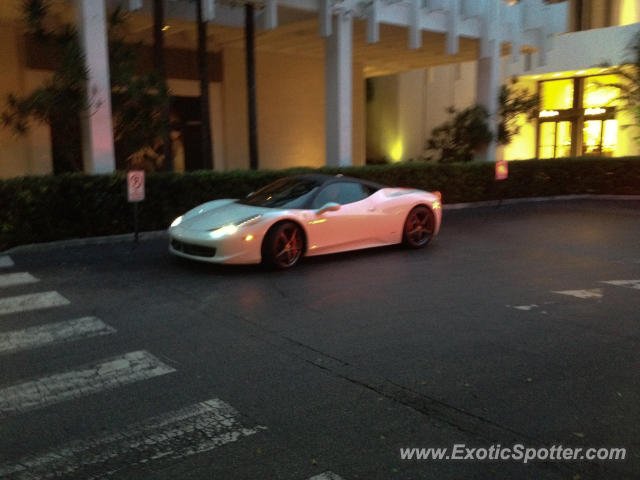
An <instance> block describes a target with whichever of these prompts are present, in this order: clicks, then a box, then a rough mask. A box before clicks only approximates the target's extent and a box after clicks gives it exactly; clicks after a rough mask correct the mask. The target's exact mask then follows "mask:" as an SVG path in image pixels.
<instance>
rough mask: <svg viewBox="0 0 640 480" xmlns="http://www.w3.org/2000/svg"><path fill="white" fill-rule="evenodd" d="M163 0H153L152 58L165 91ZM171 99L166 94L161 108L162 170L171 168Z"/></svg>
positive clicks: (166, 89) (166, 88)
mask: <svg viewBox="0 0 640 480" xmlns="http://www.w3.org/2000/svg"><path fill="white" fill-rule="evenodd" d="M164 25H165V23H164V0H153V60H154V68H155V71H156V74H157V75H158V77H159V78H160V82H161V84H162V85H163V87H164V89H165V91H167V92H168V87H167V74H166V70H165V65H164V33H163V31H162V29H163V28H164ZM170 114H171V99H170V96H169V95H167V100H166V102H165V104H164V106H163V108H162V123H163V126H164V128H163V131H162V143H163V153H164V163H163V165H162V169H163V170H168V171H172V170H173V149H172V148H171V128H170V125H169V123H170Z"/></svg>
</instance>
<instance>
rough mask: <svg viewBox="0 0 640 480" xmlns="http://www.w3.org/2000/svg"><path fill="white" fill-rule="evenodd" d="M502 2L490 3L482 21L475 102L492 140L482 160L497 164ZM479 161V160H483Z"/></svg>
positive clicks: (495, 0) (490, 0)
mask: <svg viewBox="0 0 640 480" xmlns="http://www.w3.org/2000/svg"><path fill="white" fill-rule="evenodd" d="M501 6H502V5H501V2H500V1H498V0H489V4H488V5H487V7H488V8H487V13H486V14H485V16H484V18H483V19H482V27H481V32H482V33H481V34H482V38H481V39H480V58H479V59H478V75H477V78H476V82H477V83H476V99H477V102H478V104H480V105H482V106H483V107H484V108H486V110H487V112H489V119H488V122H489V128H490V129H491V131H492V132H493V134H494V140H493V141H492V142H491V143H490V144H489V147H488V149H487V152H486V153H485V155H483V156H482V157H484V158H483V159H484V160H488V161H494V160H496V149H497V148H496V147H497V141H496V140H495V135H496V134H497V132H498V106H499V105H498V104H499V101H498V95H499V93H500V48H501V38H500V35H499V34H498V32H499V30H500V13H501ZM482 157H481V158H482Z"/></svg>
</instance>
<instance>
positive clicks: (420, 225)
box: [402, 205, 436, 248]
mask: <svg viewBox="0 0 640 480" xmlns="http://www.w3.org/2000/svg"><path fill="white" fill-rule="evenodd" d="M435 226H436V221H435V217H434V216H433V212H432V211H431V209H430V208H429V207H427V206H425V205H418V206H417V207H414V208H413V209H412V210H411V211H410V212H409V215H407V219H406V220H405V222H404V230H403V235H402V242H403V243H404V244H405V245H406V246H408V247H411V248H420V247H424V246H425V245H427V244H428V243H429V242H430V241H431V238H432V237H433V232H434V231H435Z"/></svg>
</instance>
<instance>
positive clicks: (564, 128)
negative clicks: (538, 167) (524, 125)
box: [538, 120, 571, 158]
mask: <svg viewBox="0 0 640 480" xmlns="http://www.w3.org/2000/svg"><path fill="white" fill-rule="evenodd" d="M538 149H539V151H538V156H539V157H540V158H561V157H568V156H570V155H571V121H569V120H563V121H559V122H542V123H541V124H540V139H539V143H538Z"/></svg>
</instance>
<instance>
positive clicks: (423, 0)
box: [0, 0, 639, 177]
mask: <svg viewBox="0 0 640 480" xmlns="http://www.w3.org/2000/svg"><path fill="white" fill-rule="evenodd" d="M200 1H202V3H203V7H204V11H205V12H207V15H208V17H209V23H208V26H207V42H208V44H207V48H208V52H209V64H210V70H211V71H210V77H211V78H210V80H211V81H210V82H209V92H208V93H209V99H210V105H209V107H210V108H209V113H210V117H211V136H212V139H213V150H214V155H213V156H214V160H213V166H214V168H215V169H217V170H228V169H235V168H248V165H249V146H248V116H247V87H246V59H245V47H244V45H245V39H244V28H243V26H244V22H245V18H244V12H245V9H244V8H243V5H241V4H239V3H238V2H226V1H222V0H217V1H214V0H200ZM50 3H51V4H52V7H53V8H54V10H55V17H56V21H59V22H61V23H63V22H66V23H71V24H74V25H76V27H77V29H78V31H79V35H80V39H81V42H82V44H83V46H84V49H85V52H86V59H87V67H88V70H89V74H90V81H89V87H90V88H89V91H90V92H91V95H92V98H91V103H92V105H93V108H92V111H91V114H90V115H87V116H85V118H83V119H81V120H82V122H81V123H82V128H81V129H80V134H79V137H78V142H77V143H78V145H79V147H81V148H79V150H80V153H79V154H78V155H79V156H81V157H82V162H81V165H82V168H83V170H84V171H86V172H88V173H105V172H110V171H113V170H114V169H116V168H118V167H121V166H122V162H121V161H119V160H118V159H117V158H116V157H117V154H116V153H117V152H115V149H114V146H113V141H112V137H113V134H112V130H113V126H112V124H111V123H112V120H111V109H110V95H109V65H108V61H107V58H108V49H107V42H106V17H107V15H108V13H109V12H110V11H111V10H112V9H113V8H115V7H116V6H117V5H118V4H123V5H124V6H125V7H126V8H127V9H128V10H129V11H130V15H129V19H128V23H127V29H128V30H127V39H130V41H131V42H142V43H143V44H144V45H145V46H146V47H147V49H149V51H150V45H151V43H152V40H153V35H152V28H153V20H152V18H153V17H152V10H151V6H152V5H151V3H152V2H151V0H122V1H117V0H52V1H51V2H50ZM604 3H607V4H614V5H615V8H614V9H613V10H611V11H610V12H609V13H607V14H606V15H605V17H606V18H605V19H604V20H602V21H603V22H604V23H603V24H602V27H600V24H598V27H597V28H596V29H589V30H585V31H580V32H574V33H563V32H566V31H567V28H568V27H569V28H573V29H574V30H577V29H579V28H580V29H583V28H586V27H590V26H591V25H592V23H589V22H595V21H596V20H597V21H598V22H599V21H600V19H601V16H600V13H599V10H598V8H599V3H598V2H597V1H596V0H593V1H591V2H586V1H584V2H578V1H577V0H576V1H571V2H566V1H565V2H559V3H557V2H545V1H543V0H523V1H520V2H505V1H502V0H400V1H394V2H390V1H386V0H373V1H363V0H342V1H338V2H336V1H330V0H266V1H265V2H260V3H258V4H256V6H255V22H256V25H257V32H256V37H255V43H256V64H255V65H256V99H257V102H256V103H257V127H258V129H257V130H258V151H259V166H260V168H287V167H294V166H311V167H318V166H322V165H327V164H328V165H362V164H364V163H365V162H366V160H367V159H368V158H371V159H379V158H387V159H391V160H394V161H395V160H407V159H410V158H419V157H420V156H421V155H422V153H423V147H424V141H425V139H426V138H427V136H428V134H429V132H430V130H431V129H432V128H433V127H434V126H436V125H438V124H439V123H441V120H442V119H444V118H445V117H446V113H445V110H446V107H448V106H450V105H453V106H458V107H460V106H464V105H469V104H473V103H480V104H482V105H484V106H485V107H486V108H487V109H488V110H489V112H491V113H493V114H494V116H495V112H496V111H497V92H498V91H499V88H500V85H501V84H502V83H503V82H504V81H505V80H506V79H507V78H511V77H513V76H517V77H518V78H519V82H520V83H521V84H522V85H524V86H528V87H529V88H532V89H541V90H543V91H549V92H556V91H558V90H559V89H560V90H561V89H562V88H565V89H567V88H568V87H567V86H566V85H565V84H562V85H565V86H564V87H558V88H556V85H558V86H559V85H560V83H557V84H552V83H548V84H547V83H544V82H547V81H549V82H550V81H551V80H556V77H554V76H553V75H555V74H557V73H561V75H562V76H558V79H561V80H567V79H569V78H573V77H576V78H577V79H573V80H571V82H573V83H572V85H573V87H572V90H571V91H572V95H573V97H572V98H574V97H575V98H577V99H578V101H576V102H574V103H571V104H567V103H566V102H565V103H564V104H558V105H556V106H553V105H555V104H554V103H553V101H552V100H551V98H552V95H556V96H562V95H561V94H556V93H553V94H551V93H550V94H549V95H543V98H546V100H544V101H545V102H547V103H545V105H547V104H548V106H549V109H548V110H550V111H557V112H558V116H557V118H556V119H555V120H553V121H552V119H551V117H549V119H548V120H547V121H546V122H545V121H542V119H541V120H540V121H538V122H532V123H527V124H526V125H524V126H523V128H522V129H521V134H520V135H519V136H518V138H517V139H516V141H514V142H513V144H512V145H510V146H509V147H508V148H506V149H498V151H497V155H498V156H503V157H505V158H507V159H516V158H531V157H535V156H537V155H538V153H539V154H540V155H539V156H544V155H547V156H548V155H553V156H557V155H559V154H562V155H564V154H565V153H566V152H567V151H569V152H577V151H581V150H580V149H583V148H586V149H587V150H588V149H592V150H593V149H600V151H603V152H605V151H607V149H610V147H611V138H613V136H612V134H611V133H610V132H611V131H612V129H614V128H615V127H614V124H613V123H612V122H611V121H612V120H615V121H618V122H619V121H620V119H619V118H618V112H617V110H616V109H615V106H614V105H611V106H604V107H603V106H596V107H591V106H590V105H592V104H593V105H596V104H598V105H599V102H598V101H596V98H598V95H599V94H597V95H595V96H594V95H593V94H586V93H585V95H587V96H586V97H585V96H583V97H580V94H579V93H578V92H586V91H587V90H588V89H589V88H590V87H589V82H591V80H583V77H588V78H590V77H591V76H592V75H595V74H599V73H600V72H595V71H594V70H589V68H591V67H593V65H595V64H597V63H598V62H599V61H600V60H609V61H610V62H611V63H612V64H613V65H617V64H619V63H621V62H622V60H621V55H622V54H623V52H621V53H620V54H619V56H616V57H613V58H612V57H609V58H608V59H605V58H602V59H598V60H594V58H595V57H597V52H595V50H596V49H595V48H590V47H588V46H583V47H581V50H575V45H582V40H583V39H584V38H587V37H582V38H580V37H576V36H579V35H592V34H594V32H595V34H596V35H603V36H604V37H606V38H607V39H608V42H609V43H608V44H607V45H609V48H607V49H606V50H607V53H608V54H610V53H611V52H612V51H613V50H614V49H613V48H612V47H611V45H612V44H615V45H616V46H624V42H626V41H627V40H628V39H630V38H631V37H632V34H633V33H634V32H635V31H637V27H638V24H637V22H638V10H639V9H638V8H637V0H631V1H630V2H629V1H627V0H615V1H614V2H604ZM20 4H21V1H20V0H7V1H5V2H1V3H0V24H2V27H3V28H2V29H0V41H1V42H2V45H4V46H5V47H3V49H2V51H1V52H0V65H1V66H2V68H3V71H4V72H5V74H4V75H3V76H2V78H0V97H2V98H4V97H6V95H7V94H8V93H16V94H25V93H27V92H29V91H31V90H32V89H33V88H35V87H36V86H38V85H39V84H41V82H42V81H43V80H44V79H46V78H48V77H49V76H50V75H51V74H52V69H53V68H55V64H52V61H51V59H50V58H48V56H47V55H46V53H43V52H42V51H39V50H38V47H37V46H35V45H34V43H33V41H31V39H30V38H29V37H28V36H27V35H25V28H24V25H23V24H22V22H21V20H20ZM165 8H166V25H165V32H164V34H165V46H166V50H165V60H166V63H167V77H168V84H169V87H170V89H171V92H172V94H173V96H174V102H173V113H174V115H176V116H177V117H178V118H180V122H179V124H180V130H179V131H177V132H176V137H177V138H179V139H180V141H181V143H182V152H183V153H182V155H184V158H183V165H184V168H185V169H186V170H191V169H198V168H201V165H202V164H201V161H200V158H199V156H198V155H199V154H198V148H197V147H195V145H196V144H197V143H198V141H199V138H198V125H199V121H200V119H199V115H198V113H197V110H198V109H197V108H196V104H197V102H198V98H199V95H200V84H199V82H198V78H197V60H196V55H195V50H196V44H197V32H196V25H195V20H194V19H195V6H194V2H192V1H189V0H165ZM578 13H579V15H580V19H581V20H580V22H581V23H580V22H578V23H576V22H577V20H576V15H578ZM621 19H625V20H624V21H625V22H626V23H630V25H620V24H621ZM629 19H631V20H633V21H630V20H629ZM609 24H611V25H612V26H606V25H609ZM576 25H577V26H576ZM612 31H613V33H611V32H612ZM598 32H600V33H598ZM590 41H591V40H590ZM593 41H594V42H596V43H597V42H599V40H598V39H595V40H593ZM567 42H568V43H567ZM565 44H566V45H569V46H564V45H565ZM598 45H601V43H598ZM567 49H573V50H572V54H571V55H567ZM620 50H621V49H620ZM576 52H578V55H576ZM147 55H148V56H150V53H148V54H147ZM579 56H581V58H577V57H579ZM142 60H143V61H149V59H148V58H146V59H145V58H143V59H142ZM582 70H586V72H585V73H583V74H579V73H578V72H580V71H582ZM536 76H538V77H537V78H536ZM549 76H550V77H549ZM578 77H579V78H578ZM591 83H593V82H591ZM567 91H568V90H567ZM565 95H568V93H565ZM549 102H551V103H549ZM563 107H566V108H563ZM587 108H593V109H602V108H604V112H600V110H593V112H596V111H597V112H599V113H597V114H595V113H594V116H593V118H591V117H589V118H587V117H588V116H589V115H587V114H586V112H585V110H586V109H587ZM563 122H569V124H567V123H563ZM593 122H600V123H593ZM545 123H548V125H544V124H545ZM494 124H495V122H494ZM568 125H570V126H568ZM493 128H495V125H493ZM580 129H583V130H584V129H586V131H587V132H588V134H587V137H585V138H586V140H584V141H582V143H579V142H578V141H577V140H575V141H574V137H576V135H577V133H576V132H578V131H579V130H580ZM598 129H599V130H598ZM552 130H553V131H552ZM618 130H619V129H618ZM598 131H599V132H600V133H599V137H598ZM567 136H570V137H571V138H572V142H573V143H571V145H570V146H569V150H567V146H566V138H567ZM578 136H579V135H578ZM551 137H553V139H554V141H553V144H551V140H550V138H551ZM596 137H598V138H599V140H598V142H599V143H598V144H597V145H592V143H593V140H592V139H593V138H596ZM59 138H60V135H59V134H58V133H57V131H56V128H55V125H43V124H35V123H34V124H31V125H30V128H29V131H28V133H27V134H26V135H25V136H16V135H14V134H13V133H12V132H11V131H8V130H7V129H1V130H0V177H14V176H21V175H38V174H47V173H53V172H56V171H60V168H56V155H55V152H56V142H57V141H59ZM617 138H618V139H617V140H616V147H615V148H614V152H613V153H614V154H619V153H620V152H622V151H623V150H621V147H620V146H621V141H620V140H619V138H620V135H618V137H617ZM630 143H631V142H630ZM630 148H631V147H630ZM493 149H494V150H490V151H489V153H488V155H487V157H488V158H495V154H496V152H495V146H493ZM550 152H552V153H550Z"/></svg>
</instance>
